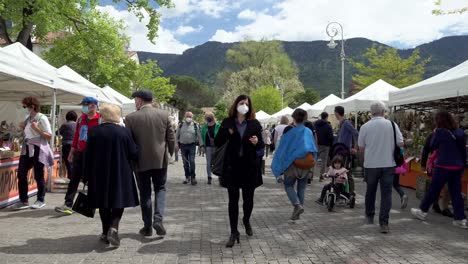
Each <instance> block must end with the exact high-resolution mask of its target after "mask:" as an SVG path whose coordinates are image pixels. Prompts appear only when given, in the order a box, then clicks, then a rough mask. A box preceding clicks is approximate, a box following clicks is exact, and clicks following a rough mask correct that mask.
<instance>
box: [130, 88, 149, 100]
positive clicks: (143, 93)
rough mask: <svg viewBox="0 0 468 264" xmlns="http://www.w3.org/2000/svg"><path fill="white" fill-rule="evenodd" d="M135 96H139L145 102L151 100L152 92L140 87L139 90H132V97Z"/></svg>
mask: <svg viewBox="0 0 468 264" xmlns="http://www.w3.org/2000/svg"><path fill="white" fill-rule="evenodd" d="M135 97H138V98H141V99H143V101H145V102H151V101H153V93H152V92H150V91H148V90H145V89H141V90H138V91H136V92H134V93H133V94H132V98H135Z"/></svg>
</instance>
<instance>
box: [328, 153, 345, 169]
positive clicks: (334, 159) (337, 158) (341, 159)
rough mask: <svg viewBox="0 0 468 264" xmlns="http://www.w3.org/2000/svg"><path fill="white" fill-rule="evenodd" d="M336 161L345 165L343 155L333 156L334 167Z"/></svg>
mask: <svg viewBox="0 0 468 264" xmlns="http://www.w3.org/2000/svg"><path fill="white" fill-rule="evenodd" d="M335 163H340V164H341V167H344V160H343V157H342V156H341V155H336V156H335V157H333V160H332V162H331V165H332V167H333V165H335ZM333 168H335V167H333Z"/></svg>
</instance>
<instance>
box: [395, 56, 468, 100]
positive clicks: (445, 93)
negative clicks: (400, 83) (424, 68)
mask: <svg viewBox="0 0 468 264" xmlns="http://www.w3.org/2000/svg"><path fill="white" fill-rule="evenodd" d="M461 96H468V60H467V61H465V62H463V63H461V64H459V65H457V66H455V67H453V68H451V69H449V70H447V71H444V72H442V73H439V74H437V75H436V76H433V77H431V78H429V79H426V80H424V81H421V82H419V83H416V84H413V85H410V86H408V87H405V88H403V89H400V90H398V91H395V92H391V93H390V101H389V104H390V105H391V106H400V105H408V104H417V103H422V102H431V101H437V100H443V99H447V98H457V97H461Z"/></svg>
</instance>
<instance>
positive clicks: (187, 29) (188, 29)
mask: <svg viewBox="0 0 468 264" xmlns="http://www.w3.org/2000/svg"><path fill="white" fill-rule="evenodd" d="M202 29H203V27H202V26H198V27H196V28H194V27H192V26H179V28H177V30H176V31H175V32H174V33H175V35H177V36H184V35H187V34H189V33H195V32H200V31H201V30H202Z"/></svg>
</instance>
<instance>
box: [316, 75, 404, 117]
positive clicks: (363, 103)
mask: <svg viewBox="0 0 468 264" xmlns="http://www.w3.org/2000/svg"><path fill="white" fill-rule="evenodd" d="M398 90H400V89H398V88H397V87H395V86H393V85H391V84H389V83H387V82H385V81H384V80H378V81H376V82H374V83H373V84H371V85H369V86H367V87H366V88H364V89H363V90H362V91H360V92H358V93H357V94H354V95H352V96H350V97H348V98H346V99H344V100H343V101H341V102H339V103H336V104H333V105H328V106H327V107H326V108H325V111H326V112H329V113H331V112H333V111H334V109H335V106H339V105H340V106H343V107H344V109H345V112H346V113H351V112H358V111H366V112H367V111H369V110H370V106H371V104H372V103H373V102H375V101H382V102H384V103H385V104H388V96H389V93H390V92H392V91H398Z"/></svg>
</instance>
